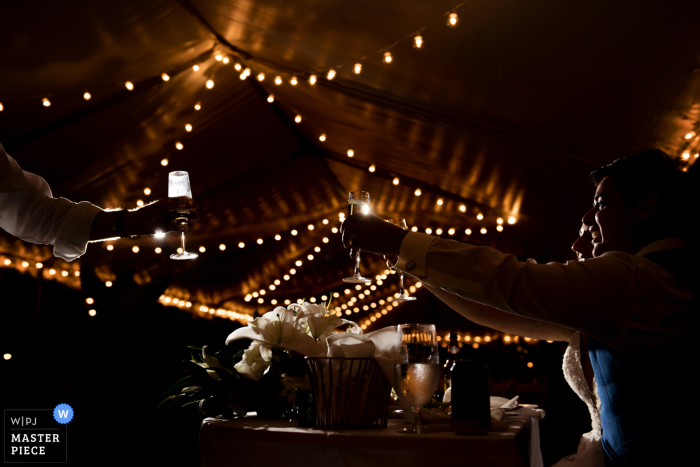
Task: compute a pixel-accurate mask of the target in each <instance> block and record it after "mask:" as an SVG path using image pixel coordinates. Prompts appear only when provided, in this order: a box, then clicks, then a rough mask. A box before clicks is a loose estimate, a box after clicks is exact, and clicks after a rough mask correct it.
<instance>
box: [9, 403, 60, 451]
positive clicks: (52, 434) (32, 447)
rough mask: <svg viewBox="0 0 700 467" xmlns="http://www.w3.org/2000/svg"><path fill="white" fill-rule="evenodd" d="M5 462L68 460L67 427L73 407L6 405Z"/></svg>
mask: <svg viewBox="0 0 700 467" xmlns="http://www.w3.org/2000/svg"><path fill="white" fill-rule="evenodd" d="M4 415H5V416H4V425H5V431H4V438H5V439H4V447H5V449H4V451H5V458H4V460H5V463H8V464H12V463H18V464H21V463H66V462H68V427H67V423H68V422H70V421H71V420H72V419H73V409H72V408H71V407H70V406H69V405H67V404H59V405H58V406H56V408H54V409H6V410H5V414H4Z"/></svg>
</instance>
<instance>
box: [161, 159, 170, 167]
mask: <svg viewBox="0 0 700 467" xmlns="http://www.w3.org/2000/svg"><path fill="white" fill-rule="evenodd" d="M160 165H162V166H163V167H165V166H166V165H168V159H163V160H162V161H160Z"/></svg>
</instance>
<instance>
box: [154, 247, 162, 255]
mask: <svg viewBox="0 0 700 467" xmlns="http://www.w3.org/2000/svg"><path fill="white" fill-rule="evenodd" d="M155 251H156V253H157V254H160V252H161V251H163V250H161V248H160V247H159V246H158V247H156V250H155Z"/></svg>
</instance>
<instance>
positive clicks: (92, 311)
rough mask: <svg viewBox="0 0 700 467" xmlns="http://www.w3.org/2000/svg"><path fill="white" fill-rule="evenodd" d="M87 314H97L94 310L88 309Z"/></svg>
mask: <svg viewBox="0 0 700 467" xmlns="http://www.w3.org/2000/svg"><path fill="white" fill-rule="evenodd" d="M88 314H89V315H90V316H95V315H96V314H97V311H95V310H90V311H88Z"/></svg>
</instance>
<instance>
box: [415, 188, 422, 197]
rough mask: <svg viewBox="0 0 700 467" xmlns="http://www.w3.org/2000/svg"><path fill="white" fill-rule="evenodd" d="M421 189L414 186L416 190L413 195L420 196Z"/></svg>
mask: <svg viewBox="0 0 700 467" xmlns="http://www.w3.org/2000/svg"><path fill="white" fill-rule="evenodd" d="M421 193H422V191H420V188H416V191H414V192H413V194H414V195H416V196H420V195H421Z"/></svg>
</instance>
